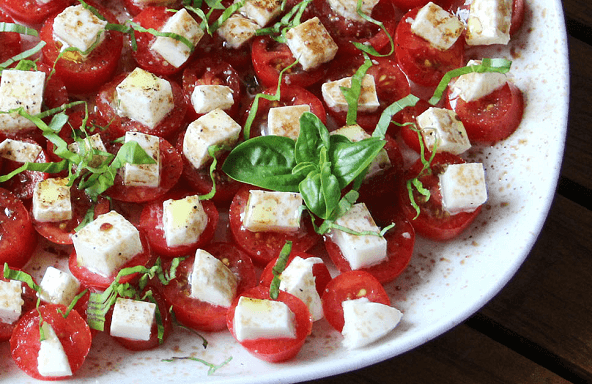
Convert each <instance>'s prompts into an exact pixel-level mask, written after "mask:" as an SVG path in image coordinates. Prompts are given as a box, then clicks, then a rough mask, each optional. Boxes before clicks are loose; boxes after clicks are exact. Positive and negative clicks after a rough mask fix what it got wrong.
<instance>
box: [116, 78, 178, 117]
mask: <svg viewBox="0 0 592 384" xmlns="http://www.w3.org/2000/svg"><path fill="white" fill-rule="evenodd" d="M115 89H116V91H117V100H118V108H117V113H118V115H119V116H121V117H129V118H130V119H132V120H134V121H137V122H139V123H142V124H144V125H146V126H147V127H148V128H154V127H156V126H157V125H158V124H159V123H160V122H161V121H162V119H164V118H165V117H166V115H168V114H169V113H170V112H171V111H172V110H173V108H174V107H175V102H174V99H173V90H172V87H171V84H170V83H169V82H168V81H167V80H165V79H161V78H160V77H158V76H156V75H153V74H152V73H150V72H148V71H145V70H143V69H141V68H136V69H134V70H133V71H132V72H131V73H130V74H129V75H128V76H127V77H126V78H125V79H124V80H123V81H122V82H121V83H119V85H117V87H116V88H115Z"/></svg>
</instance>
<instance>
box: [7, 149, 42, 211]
mask: <svg viewBox="0 0 592 384" xmlns="http://www.w3.org/2000/svg"><path fill="white" fill-rule="evenodd" d="M22 141H24V142H27V143H30V144H37V143H36V142H35V141H34V140H31V139H23V140H22ZM47 162H48V159H47V154H46V153H45V151H44V150H41V152H39V155H37V158H36V159H35V163H47ZM22 165H23V163H19V162H16V161H13V160H8V159H4V162H3V164H2V174H3V175H5V174H8V173H10V172H12V171H14V170H16V169H18V168H20V167H21V166H22ZM48 177H49V174H47V173H45V172H38V171H28V170H27V171H23V172H20V173H18V174H16V175H15V176H14V177H12V178H11V179H10V180H8V181H6V182H4V183H2V186H3V187H4V188H6V189H9V190H11V191H12V193H14V194H15V195H16V196H17V197H18V198H19V199H21V200H30V199H31V198H33V191H34V190H35V185H36V184H37V183H38V182H40V181H41V180H45V179H47V178H48Z"/></svg>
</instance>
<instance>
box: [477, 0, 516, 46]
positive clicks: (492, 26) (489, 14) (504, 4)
mask: <svg viewBox="0 0 592 384" xmlns="http://www.w3.org/2000/svg"><path fill="white" fill-rule="evenodd" d="M511 23H512V0H473V1H472V3H471V6H470V10H469V18H468V20H467V33H466V42H467V44H468V45H491V44H508V42H509V41H510V24H511Z"/></svg>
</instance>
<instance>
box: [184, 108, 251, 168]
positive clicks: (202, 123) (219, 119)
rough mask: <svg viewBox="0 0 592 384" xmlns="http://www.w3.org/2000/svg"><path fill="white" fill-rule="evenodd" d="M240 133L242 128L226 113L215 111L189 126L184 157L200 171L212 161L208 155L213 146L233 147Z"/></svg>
mask: <svg viewBox="0 0 592 384" xmlns="http://www.w3.org/2000/svg"><path fill="white" fill-rule="evenodd" d="M240 131H241V126H240V125H239V124H237V123H236V122H235V121H234V120H232V118H231V117H230V116H228V114H227V113H226V112H224V111H223V110H221V109H215V110H213V111H212V112H209V113H207V114H205V115H203V116H201V117H200V118H199V119H197V120H195V121H194V122H193V123H191V124H189V126H188V127H187V131H186V132H185V138H184V139H183V155H185V157H186V158H187V160H189V162H190V163H191V164H192V165H193V166H194V167H195V168H196V169H199V168H201V167H202V166H204V165H205V164H207V163H208V162H209V161H210V160H211V159H212V158H211V156H210V155H209V153H208V148H209V147H210V146H211V145H229V146H232V145H234V144H235V143H236V141H237V140H238V136H239V134H240Z"/></svg>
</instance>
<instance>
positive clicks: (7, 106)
mask: <svg viewBox="0 0 592 384" xmlns="http://www.w3.org/2000/svg"><path fill="white" fill-rule="evenodd" d="M44 87H45V73H44V72H41V71H20V70H16V69H5V70H4V71H2V80H1V82H0V111H10V110H12V109H16V108H21V107H22V108H23V109H24V110H25V112H27V113H28V114H29V115H32V116H34V115H37V114H39V113H41V104H42V102H43V90H44ZM31 128H35V123H33V122H32V121H31V120H29V119H27V118H26V117H23V116H20V115H19V114H18V113H16V112H14V113H1V114H0V131H4V132H8V133H15V132H19V131H20V130H26V129H31Z"/></svg>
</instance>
